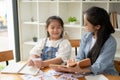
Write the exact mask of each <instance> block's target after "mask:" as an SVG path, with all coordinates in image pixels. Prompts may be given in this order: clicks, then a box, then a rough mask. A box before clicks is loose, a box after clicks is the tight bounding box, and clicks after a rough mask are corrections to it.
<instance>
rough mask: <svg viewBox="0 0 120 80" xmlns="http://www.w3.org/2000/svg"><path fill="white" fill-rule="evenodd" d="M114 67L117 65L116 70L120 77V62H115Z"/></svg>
mask: <svg viewBox="0 0 120 80" xmlns="http://www.w3.org/2000/svg"><path fill="white" fill-rule="evenodd" d="M114 65H115V68H116V70H117V71H118V73H119V75H120V61H119V60H114Z"/></svg>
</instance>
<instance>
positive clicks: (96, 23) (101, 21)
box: [62, 7, 118, 75]
mask: <svg viewBox="0 0 120 80" xmlns="http://www.w3.org/2000/svg"><path fill="white" fill-rule="evenodd" d="M84 26H85V27H86V29H87V30H88V33H86V34H85V35H84V36H83V37H82V40H81V43H80V49H79V54H78V55H77V57H76V60H77V61H80V60H82V59H85V58H90V60H91V66H90V67H87V68H83V69H82V68H80V67H79V62H77V63H76V64H77V65H76V66H75V67H74V68H71V67H69V68H67V71H69V72H76V73H81V74H83V73H93V74H111V75H118V73H117V71H116V69H115V67H114V56H115V52H116V45H117V43H116V40H115V39H114V37H113V36H112V35H111V33H114V32H115V31H114V29H113V26H112V25H111V22H110V18H109V15H108V13H107V12H106V11H105V10H104V9H102V8H99V7H91V8H89V9H88V10H87V11H86V12H85V14H84ZM71 62H72V63H75V62H74V61H73V60H70V61H68V65H69V64H70V63H71ZM62 70H66V68H62Z"/></svg>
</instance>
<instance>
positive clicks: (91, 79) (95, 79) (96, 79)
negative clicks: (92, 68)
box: [85, 74, 108, 80]
mask: <svg viewBox="0 0 120 80" xmlns="http://www.w3.org/2000/svg"><path fill="white" fill-rule="evenodd" d="M85 79H86V80H108V78H107V77H105V76H104V75H102V74H100V75H88V76H85Z"/></svg>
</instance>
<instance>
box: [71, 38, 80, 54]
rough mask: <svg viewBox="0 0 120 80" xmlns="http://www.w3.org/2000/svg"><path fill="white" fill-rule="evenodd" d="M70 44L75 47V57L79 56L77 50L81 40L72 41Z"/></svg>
mask: <svg viewBox="0 0 120 80" xmlns="http://www.w3.org/2000/svg"><path fill="white" fill-rule="evenodd" d="M69 41H70V44H71V46H72V47H75V55H77V48H78V47H80V39H70V40H69Z"/></svg>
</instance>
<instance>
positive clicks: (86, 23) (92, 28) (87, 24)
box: [84, 14, 96, 32]
mask: <svg viewBox="0 0 120 80" xmlns="http://www.w3.org/2000/svg"><path fill="white" fill-rule="evenodd" d="M84 26H85V28H86V29H87V31H88V32H95V31H96V29H95V26H94V25H92V24H91V23H90V22H89V21H88V20H87V15H86V14H85V15H84Z"/></svg>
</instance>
